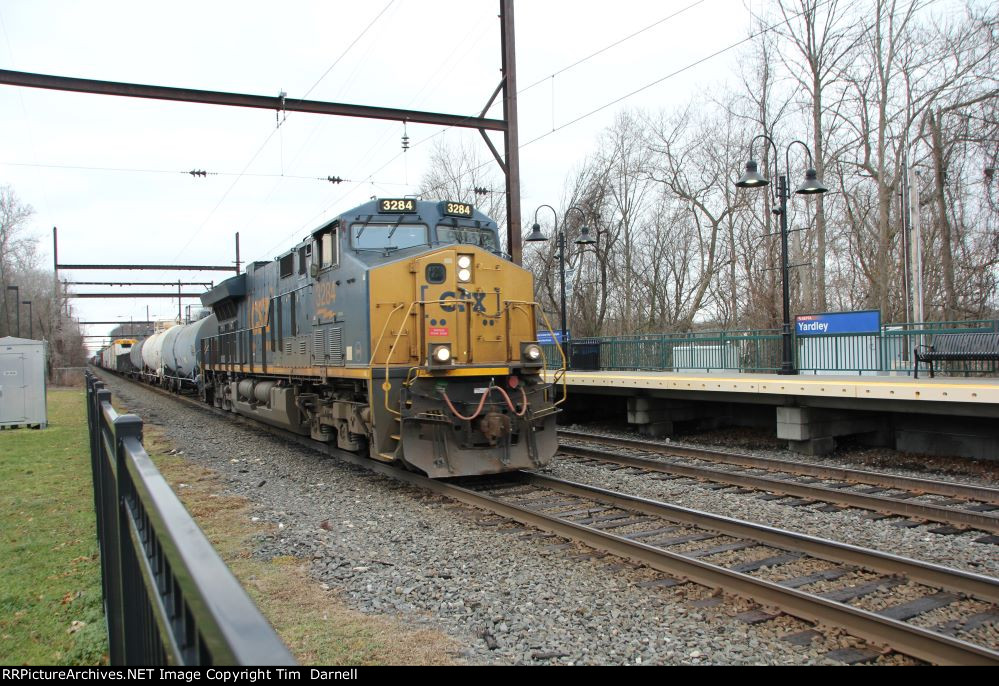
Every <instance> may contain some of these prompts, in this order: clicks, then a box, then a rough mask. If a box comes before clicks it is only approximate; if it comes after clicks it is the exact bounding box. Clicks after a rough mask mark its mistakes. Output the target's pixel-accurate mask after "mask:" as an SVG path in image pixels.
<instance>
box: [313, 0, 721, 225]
mask: <svg viewBox="0 0 999 686" xmlns="http://www.w3.org/2000/svg"><path fill="white" fill-rule="evenodd" d="M704 2H705V0H695V2H692V3H690V4H689V5H687V6H685V7H683V8H681V9H679V10H677V11H676V12H673V13H671V14H669V15H668V16H666V17H663V18H661V19H658V20H656V21H655V22H653V23H651V24H648V25H647V26H644V27H642V28H641V29H639V30H638V31H634V32H632V33H630V34H628V35H627V36H625V37H624V38H621V39H619V40H616V41H614V42H613V43H609V44H608V45H605V46H604V47H602V48H600V49H599V50H597V51H595V52H593V53H590V54H589V55H587V56H585V57H583V58H580V59H578V60H576V61H575V62H573V63H572V64H569V65H567V66H565V67H562V68H561V69H558V70H557V71H555V72H553V73H552V74H550V75H549V76H545V77H544V78H542V79H539V80H538V81H536V82H534V83H532V84H530V85H529V86H526V87H524V88H521V89H519V90H518V91H517V94H518V95H521V94H523V93H526V92H527V91H529V90H531V89H532V88H534V87H535V86H537V85H539V84H542V83H544V82H545V81H548V80H549V79H554V78H555V77H556V76H558V75H560V74H563V73H565V72H567V71H569V70H571V69H574V68H575V67H578V66H579V65H581V64H583V63H585V62H587V61H589V60H591V59H593V58H594V57H597V56H598V55H601V54H603V53H605V52H607V51H608V50H611V49H613V48H615V47H617V46H619V45H621V44H623V43H626V42H627V41H629V40H631V39H633V38H636V37H637V36H640V35H641V34H643V33H645V32H647V31H649V30H651V29H653V28H655V27H657V26H659V25H661V24H663V23H665V22H667V21H669V20H670V19H674V18H675V17H677V16H679V15H681V14H683V13H684V12H686V11H688V10H690V9H693V8H694V7H696V6H698V5H701V4H703V3H704ZM553 97H554V91H553ZM552 110H553V115H552V116H553V120H552V131H551V132H550V133H554V131H555V130H556V129H555V122H554V105H553V108H552ZM472 118H473V117H469V119H472ZM452 128H454V127H453V126H445V127H443V128H441V129H439V130H438V131H435V132H434V133H432V134H430V135H429V136H427V137H425V138H422V139H420V140H419V141H416V142H415V143H411V144H410V149H413V148H417V147H420V146H421V145H423V144H424V143H427V142H428V141H430V140H433V139H434V138H437V137H438V136H442V135H444V134H446V133H447V132H448V131H449V130H451V129H452ZM388 135H389V132H386V134H384V135H383V136H382V137H381V138H380V139H379V140H378V141H377V142H376V144H375V145H373V146H372V147H371V148H370V149H369V153H368V154H370V152H371V151H373V150H374V149H376V148H380V147H381V146H382V144H383V143H384V141H385V139H386V138H388ZM520 147H524V146H523V145H521V146H520ZM366 156H367V155H366ZM401 156H402V153H397V154H396V155H394V156H393V157H392V158H391V159H389V161H388V162H386V163H385V164H383V165H382V166H381V167H379V168H378V169H376V170H375V171H374V172H372V173H371V174H370V175H368V177H366V178H365V181H360V182H357V183H358V184H360V183H366V182H367V180H368V179H370V178H371V177H372V176H374V175H375V174H378V173H379V172H381V171H382V170H384V169H385V168H386V167H388V166H389V165H391V164H392V163H393V162H395V161H396V160H398V159H399V158H400V157H401ZM488 164H491V162H487V163H484V164H483V165H480V166H479V167H473V168H472V169H470V170H467V171H466V172H465V173H472V172H474V171H477V170H478V169H479V168H481V167H483V166H486V165H488ZM350 192H353V191H350ZM347 195H349V193H348V194H347ZM345 197H347V196H346V195H344V196H341V197H340V198H338V199H337V200H336V201H335V203H334V204H336V203H339V202H340V201H341V200H342V199H343V198H345ZM332 206H333V205H327V206H326V207H325V208H324V209H323V210H321V211H320V212H319V213H317V214H316V215H313V218H315V217H318V216H322V215H323V214H325V213H326V212H327V211H328V210H329V209H330V207H332ZM311 221H313V220H311V219H310V220H309V223H311ZM300 230H301V229H300ZM296 233H297V232H296Z"/></svg>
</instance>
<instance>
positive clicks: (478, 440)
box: [197, 198, 564, 477]
mask: <svg viewBox="0 0 999 686" xmlns="http://www.w3.org/2000/svg"><path fill="white" fill-rule="evenodd" d="M533 301H534V298H533V277H532V275H531V274H530V273H529V272H527V271H526V270H524V269H522V268H520V267H518V266H516V265H514V264H512V263H511V262H510V261H508V260H507V259H504V256H503V254H502V252H501V250H500V243H499V235H498V231H497V226H496V224H495V222H493V221H492V220H491V219H489V218H488V217H487V216H485V215H484V214H482V213H481V212H479V211H478V210H476V209H475V208H473V207H472V206H471V205H468V204H465V203H458V202H449V201H442V202H431V201H424V200H417V199H415V198H400V199H378V200H372V201H370V202H368V203H365V204H363V205H361V206H360V207H357V208H355V209H353V210H351V211H349V212H347V213H345V214H342V215H340V216H339V217H337V218H336V219H334V220H333V221H330V222H328V223H325V224H324V225H323V226H321V227H320V228H319V229H317V230H315V231H313V232H312V234H311V235H310V236H309V237H308V238H307V239H306V240H304V241H303V242H301V243H299V244H298V245H296V246H295V247H294V248H293V249H292V250H290V251H289V252H287V253H285V254H284V255H282V256H280V257H278V258H277V259H275V260H273V261H268V262H254V263H252V264H250V265H248V266H247V269H246V271H245V273H242V274H239V275H238V276H235V277H232V278H230V279H228V280H226V281H224V282H222V283H221V284H219V285H218V286H216V287H215V288H213V289H212V290H210V291H208V292H207V293H206V294H205V295H203V296H202V302H203V304H204V305H205V306H207V307H210V308H211V309H212V311H213V312H214V316H215V318H216V319H217V321H218V330H217V331H218V332H217V334H216V335H204V336H203V337H202V339H201V341H200V358H201V364H200V369H199V375H198V378H197V385H198V388H199V389H200V392H201V394H202V398H203V399H204V400H205V401H207V402H210V403H214V404H215V405H216V406H217V407H221V408H224V409H227V410H230V411H232V412H237V413H239V414H242V415H246V416H248V417H253V418H256V419H259V420H260V421H263V422H267V423H269V424H273V425H277V426H280V427H284V428H287V429H291V430H292V431H295V432H298V433H300V434H303V435H309V436H311V437H312V438H314V439H317V440H320V441H326V442H334V441H335V442H336V445H337V446H338V447H340V448H342V449H345V450H351V451H361V450H365V449H366V450H367V451H368V452H369V454H370V456H371V457H372V458H374V459H376V460H382V461H386V462H399V463H402V464H404V465H407V466H409V467H411V468H414V469H417V470H420V471H422V472H425V473H426V474H427V475H429V476H432V477H448V476H461V475H471V474H490V473H496V472H502V471H507V470H513V469H524V468H527V469H532V468H537V467H540V466H542V465H544V464H546V463H548V462H549V461H550V460H551V459H552V456H553V455H554V454H555V450H556V447H557V438H556V429H555V415H556V413H557V411H558V409H557V407H556V405H557V402H556V401H555V395H556V393H555V389H554V388H553V387H552V386H551V384H548V383H546V382H545V381H544V377H543V375H542V374H541V372H542V370H543V368H544V366H545V359H544V355H543V353H542V349H541V347H540V346H539V345H538V339H537V334H536V325H537V321H538V319H537V317H538V316H539V315H540V316H542V317H543V313H541V312H539V311H538V308H537V306H536V304H535V303H534V302H533ZM549 328H550V327H549ZM560 390H564V389H560ZM563 397H564V396H563Z"/></svg>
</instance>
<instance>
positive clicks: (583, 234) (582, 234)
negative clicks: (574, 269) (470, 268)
mask: <svg viewBox="0 0 999 686" xmlns="http://www.w3.org/2000/svg"><path fill="white" fill-rule="evenodd" d="M542 207H547V208H548V209H550V210H551V211H552V215H553V216H554V217H555V231H556V232H557V233H558V268H559V278H560V282H561V287H562V322H561V324H562V333H561V336H562V341H561V345H562V349H563V350H564V349H565V339H566V328H565V327H566V311H565V310H566V306H565V302H566V298H565V219H566V217H568V215H569V213H570V212H572V211H573V210H575V211H576V212H579V214H580V216H581V217H582V218H583V221H584V222H585V221H586V215H585V214H584V213H583V210H581V209H579V208H578V207H575V206H573V207H570V208H569V209H567V210H566V211H565V214H563V215H562V228H561V229H559V228H558V214H557V213H556V212H555V208H554V207H552V206H551V205H542V206H541V207H539V208H538V209H536V210H534V226H532V227H531V234H530V235H529V236H528V237H527V238H525V239H524V240H525V241H531V242H536V241H547V240H548V236H546V235H544V234H543V233H541V225H540V224H538V212H539V211H541V208H542ZM573 242H574V243H575V244H576V245H593V244H594V243H596V241H595V240H593V238H591V237H590V227H588V226H586V224H585V223H584V224H583V225H582V226H581V227H580V229H579V238H577V239H576V240H575V241H573Z"/></svg>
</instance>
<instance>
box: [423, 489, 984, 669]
mask: <svg viewBox="0 0 999 686" xmlns="http://www.w3.org/2000/svg"><path fill="white" fill-rule="evenodd" d="M527 482H528V483H537V484H541V485H543V486H545V487H546V488H551V489H552V490H555V491H557V492H560V493H565V494H574V495H579V496H582V497H587V498H592V499H593V500H597V501H600V502H605V503H619V502H620V503H622V505H621V506H622V507H628V508H629V509H637V510H639V511H645V512H653V511H656V510H659V509H660V508H661V507H663V504H662V503H655V502H654V501H644V503H643V501H642V499H639V498H634V497H632V496H626V495H622V494H617V493H613V492H611V491H603V492H601V491H602V489H594V488H592V487H589V486H585V485H582V484H574V483H571V482H560V481H559V480H557V479H551V478H549V477H539V476H538V475H536V474H528V475H527ZM427 487H428V488H431V489H433V490H434V491H435V492H437V493H439V494H441V495H446V496H447V497H449V498H454V499H456V500H459V501H461V502H464V503H466V504H469V505H473V506H476V507H480V508H483V509H488V510H490V511H492V512H495V513H497V514H501V515H503V516H506V517H509V518H511V519H514V520H516V521H519V522H521V523H523V524H528V525H531V526H535V527H537V528H539V529H543V530H545V531H550V532H552V533H556V534H559V535H561V536H565V537H567V538H570V539H573V540H577V541H582V542H584V543H586V544H587V545H590V546H592V547H594V548H596V549H599V550H604V551H607V552H609V553H612V554H615V555H618V556H620V557H624V558H630V559H633V560H637V561H639V562H642V563H643V564H646V565H648V566H649V567H652V568H654V569H657V570H659V571H662V572H666V573H668V574H671V575H673V576H681V577H682V578H684V579H686V580H689V581H693V582H695V583H699V584H703V585H705V586H709V587H714V588H722V589H723V590H725V591H727V592H730V593H735V594H737V595H740V596H742V597H744V598H748V599H751V600H753V601H755V602H757V603H762V604H769V605H772V606H775V607H778V608H780V609H781V610H782V611H784V612H787V613H788V614H790V615H793V616H795V617H798V618H799V619H804V620H806V621H809V622H815V623H820V624H825V625H835V626H839V627H843V628H845V629H846V630H847V631H848V632H849V633H850V634H852V635H853V636H856V637H858V638H862V639H864V640H866V641H868V642H870V643H873V644H876V645H887V646H890V647H891V648H892V649H893V650H897V651H898V652H901V653H904V654H906V655H910V656H912V657H916V658H919V659H922V660H927V661H930V662H934V663H937V664H954V665H977V664H981V665H999V652H997V651H994V650H991V649H989V648H986V647H984V646H978V645H975V644H972V643H969V642H967V641H963V640H961V639H956V638H952V637H949V636H944V635H943V634H939V633H936V632H933V631H930V630H928V629H923V628H921V627H917V626H915V625H912V624H907V623H905V622H901V621H898V620H895V619H890V618H888V617H883V616H881V615H878V614H875V613H873V612H869V611H867V610H862V609H860V608H856V607H852V606H850V605H847V604H845V603H839V602H836V601H832V600H827V599H825V598H821V597H819V596H816V595H812V594H810V593H806V592H804V591H799V590H797V589H793V588H787V587H784V586H781V585H780V584H779V583H774V582H771V581H766V580H763V579H757V578H756V577H753V576H750V575H749V574H744V573H742V572H735V571H732V570H730V569H726V568H725V567H720V566H718V565H713V564H711V563H709V562H704V561H703V560H698V559H695V558H690V557H686V556H684V555H681V554H678V553H671V552H669V551H668V550H663V549H661V548H656V547H654V546H651V545H648V544H645V543H641V542H639V541H634V540H631V539H628V538H625V537H623V536H619V535H616V534H612V533H609V532H606V531H601V530H599V529H594V528H591V527H588V526H583V525H580V524H576V523H573V522H570V521H568V520H564V519H560V518H558V517H557V516H554V515H545V514H543V513H540V512H537V511H535V510H530V509H528V508H525V507H522V506H519V505H514V504H510V503H504V502H502V501H500V500H498V499H497V498H494V497H491V496H487V495H484V494H481V493H476V492H474V491H470V490H469V489H465V488H462V487H460V486H455V485H453V484H442V483H440V482H433V483H432V484H430V485H428V486H427ZM624 503H628V504H627V505H624ZM665 507H667V508H669V506H665ZM670 509H672V508H670ZM691 512H693V511H691ZM696 515H697V516H694V517H692V519H693V520H696V519H697V518H698V516H700V515H705V513H696ZM707 517H708V518H715V519H724V518H717V517H715V516H714V515H707ZM673 518H674V517H671V519H673ZM732 521H733V522H734V520H732ZM739 525H741V526H738V527H735V528H743V527H746V526H748V527H750V528H751V529H755V528H757V527H756V526H755V525H752V524H748V523H745V522H741V523H739ZM727 528H731V527H727ZM759 528H760V529H763V530H766V529H769V527H759ZM780 533H781V532H780V531H779V530H777V529H770V533H764V534H763V535H761V536H757V537H756V538H758V539H760V540H764V539H774V538H775V537H774V536H773V534H780ZM802 538H809V537H802ZM777 540H779V536H778V537H777ZM827 545H831V546H833V547H840V546H845V547H846V548H853V546H846V545H845V544H837V543H834V542H831V541H822V540H821V539H812V541H811V542H805V541H800V540H799V541H798V542H797V545H796V546H795V547H797V549H799V550H808V549H813V550H814V549H816V548H821V547H825V546H827ZM782 547H790V546H787V545H786V546H782ZM848 553H849V554H848V555H846V556H845V557H848V558H850V559H867V558H871V556H872V553H871V551H864V550H863V549H859V548H855V549H854V550H853V551H848ZM813 554H814V553H813ZM873 556H874V557H878V556H879V554H876V553H874V554H873ZM816 557H820V555H816ZM821 557H825V556H824V555H823V556H821ZM885 557H886V558H890V557H893V556H885ZM825 559H830V558H828V557H825ZM836 561H837V562H840V563H842V562H843V561H844V560H843V559H839V560H836ZM896 561H897V562H898V563H899V568H902V567H906V566H911V565H912V564H915V565H916V566H923V567H933V565H925V564H923V563H918V562H915V561H913V560H905V559H904V558H896ZM883 563H884V561H882V563H881V564H883ZM865 566H866V565H865ZM929 571H930V570H924V572H929ZM956 571H957V570H946V569H945V568H938V573H941V574H943V573H946V575H947V576H950V573H953V572H956ZM962 575H964V573H961V572H958V573H957V577H960V576H962ZM921 576H924V577H926V576H934V574H932V573H930V574H927V573H924V574H922V575H921ZM967 576H975V575H967ZM983 583H984V584H986V585H987V586H988V587H989V588H987V589H986V590H987V591H989V592H990V593H989V594H990V595H992V596H995V594H996V591H997V590H999V582H997V581H996V580H989V579H987V578H984V577H982V578H981V579H976V580H973V581H972V583H969V584H968V585H969V586H974V587H976V588H979V589H980V587H981V584H983ZM933 585H937V584H933ZM952 585H953V586H958V585H963V584H948V586H952Z"/></svg>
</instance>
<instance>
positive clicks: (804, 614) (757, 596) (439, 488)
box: [101, 370, 999, 665]
mask: <svg viewBox="0 0 999 686" xmlns="http://www.w3.org/2000/svg"><path fill="white" fill-rule="evenodd" d="M101 371H104V370H101ZM127 380H128V381H131V380H130V379H127ZM133 383H135V382H133ZM137 385H140V386H141V387H142V388H147V389H149V390H152V391H154V392H156V393H158V394H161V395H164V396H166V397H169V398H173V399H174V400H177V401H178V402H181V403H186V404H189V405H191V406H192V407H196V408H198V409H199V410H202V411H203V410H205V409H208V410H210V411H212V412H213V413H215V414H217V415H219V416H225V417H227V418H228V419H230V420H235V421H236V422H237V423H239V424H241V425H243V426H246V427H249V428H254V429H257V430H263V431H266V432H268V433H271V434H273V435H275V436H278V437H281V438H283V439H285V440H288V441H291V442H294V443H296V444H298V445H300V446H302V447H305V448H308V449H309V450H312V451H314V452H317V453H319V454H321V455H324V456H328V457H334V458H337V459H340V460H342V461H344V462H347V463H350V464H352V465H355V466H358V467H361V468H363V469H365V470H368V471H370V472H374V473H376V474H379V475H382V476H385V477H387V478H390V479H393V480H396V481H401V482H403V483H406V484H409V485H411V486H414V487H416V488H420V489H423V490H427V491H430V492H432V493H435V494H438V495H441V496H444V497H447V498H450V499H452V500H456V501H458V502H462V503H465V504H466V505H471V506H473V507H476V508H478V509H482V510H486V511H489V512H493V513H495V514H498V515H501V516H504V517H507V518H509V519H512V520H514V521H517V522H520V523H522V524H525V525H528V526H534V527H537V528H538V529H541V530H544V531H549V532H551V533H555V534H558V535H561V536H564V537H567V538H570V539H572V540H577V541H580V542H582V543H585V544H587V545H589V546H591V547H593V548H594V549H597V550H602V551H605V552H608V553H611V554H614V555H617V556H620V557H623V558H630V559H634V560H638V561H640V562H642V563H644V564H647V565H648V566H649V567H651V568H653V569H657V570H659V571H662V572H665V573H667V574H670V575H672V576H679V577H682V578H683V579H686V580H689V581H692V582H695V583H699V584H702V585H705V586H709V587H714V588H722V589H724V590H726V591H729V592H731V593H735V594H737V595H739V596H741V597H744V598H748V599H750V600H753V601H755V602H760V603H763V604H768V605H771V606H774V607H778V608H780V609H781V610H783V611H785V612H787V613H788V614H790V615H792V616H795V617H799V618H801V619H804V620H806V621H809V622H814V623H819V624H824V625H827V626H839V627H843V628H845V629H846V630H847V631H848V632H849V633H850V634H851V635H853V636H856V637H857V638H861V639H864V640H865V641H868V642H870V643H872V644H875V645H886V646H888V647H890V648H891V649H893V650H896V651H898V652H900V653H903V654H906V655H909V656H912V657H915V658H918V659H922V660H926V661H929V662H933V663H936V664H955V665H978V664H983V665H999V652H997V651H994V650H991V649H989V648H986V647H983V646H977V645H974V644H972V643H969V642H967V641H963V640H961V639H957V638H952V637H949V636H945V635H943V634H939V633H936V632H933V631H929V630H927V629H923V628H920V627H917V626H914V625H911V624H906V623H904V622H901V621H898V620H894V619H890V618H888V617H882V616H880V615H877V614H875V613H872V612H868V611H866V610H861V609H859V608H854V607H851V606H849V605H846V604H844V603H838V602H835V601H831V600H827V599H825V598H820V597H818V596H814V595H810V594H808V593H805V592H803V591H799V590H797V589H792V588H787V587H783V586H780V584H777V583H773V582H769V581H765V580H762V579H757V578H755V577H752V576H750V575H748V574H744V573H741V572H734V571H732V570H729V569H726V568H724V567H720V566H717V565H712V564H710V563H707V562H704V561H702V560H697V559H694V558H689V557H684V556H682V555H680V554H677V553H670V552H669V551H666V550H663V549H660V548H655V547H654V546H650V545H648V544H644V543H640V542H638V541H634V540H631V539H628V538H624V537H622V536H618V535H615V534H611V533H608V532H606V531H600V530H598V529H594V528H590V527H586V526H583V525H580V524H576V523H574V522H571V521H568V520H564V519H560V518H558V517H557V516H553V515H546V514H544V513H541V512H538V511H535V510H531V509H528V508H526V507H523V506H520V505H515V504H511V503H505V502H502V501H501V500H500V499H498V498H496V497H494V496H490V495H488V494H485V493H480V492H476V491H474V490H472V489H469V488H465V487H462V486H459V485H457V484H453V483H449V482H445V481H440V480H434V479H429V478H427V477H425V476H422V475H420V474H416V473H414V472H408V471H405V470H403V469H400V468H398V467H394V466H392V465H390V464H386V463H383V462H377V461H375V460H372V459H370V458H368V457H364V456H361V455H357V454H354V453H350V452H346V451H343V450H340V449H338V448H336V447H335V446H331V445H328V444H323V443H319V442H316V441H313V440H311V439H309V438H308V437H306V436H302V435H299V434H295V433H292V432H290V431H287V430H284V429H280V428H278V427H274V426H269V425H266V424H262V423H260V422H255V421H253V420H251V419H249V418H246V417H242V416H240V415H237V414H235V413H231V412H227V411H225V410H222V409H219V408H216V407H212V406H208V405H205V404H204V403H201V402H199V401H198V400H196V399H194V398H190V397H184V396H178V395H175V394H173V393H169V392H168V391H166V390H163V389H159V388H156V387H153V386H149V385H146V384H137ZM520 478H521V479H522V483H527V484H537V485H541V486H542V487H545V488H550V489H552V490H555V491H558V492H561V493H565V494H570V495H577V496H580V497H584V498H590V499H592V500H596V501H599V502H603V503H605V504H611V505H615V506H618V507H624V508H627V509H631V510H636V511H639V512H645V513H647V514H653V515H657V516H662V517H664V518H667V519H671V520H673V521H678V522H684V523H689V524H693V525H695V526H706V527H709V528H711V529H713V530H715V531H718V532H720V533H723V534H727V535H732V536H739V537H743V538H746V537H749V538H753V539H755V540H757V541H759V542H762V543H766V544H769V545H772V546H774V547H779V548H786V549H793V550H798V551H802V552H806V553H808V554H810V555H813V556H814V557H817V558H821V559H825V560H829V561H832V562H835V563H839V564H853V565H857V566H860V567H866V568H868V569H872V570H886V573H889V574H900V573H907V572H906V571H904V570H908V572H910V574H908V575H909V578H910V579H911V580H913V581H919V582H921V583H924V584H926V585H929V586H934V587H939V588H945V589H948V590H951V591H956V592H958V593H963V594H967V595H972V596H975V597H978V598H980V599H982V600H986V601H989V602H999V580H997V579H993V578H991V577H985V576H981V575H977V574H972V573H970V572H963V571H961V570H955V569H948V568H945V567H940V566H937V565H932V564H929V563H925V562H920V561H917V560H909V559H906V558H902V557H899V556H895V555H890V554H887V553H878V552H875V551H870V550H865V549H863V548H859V547H857V546H852V545H849V544H844V543H837V542H833V541H826V540H823V539H819V538H815V537H811V536H807V535H804V534H796V533H792V532H785V531H781V530H779V529H775V528H772V527H767V526H762V525H755V524H752V523H749V522H741V521H739V520H734V519H730V518H726V517H721V516H718V515H712V514H710V513H705V512H698V511H696V510H689V509H686V508H679V507H675V506H671V505H667V504H665V503H658V502H655V501H651V500H646V499H643V498H638V497H635V496H629V495H626V494H621V493H615V492H613V491H608V490H606V489H600V488H596V487H592V486H586V485H584V484H577V483H573V482H568V481H561V480H558V479H554V478H551V477H544V476H541V475H538V474H533V473H530V472H521V474H520ZM833 551H835V552H833Z"/></svg>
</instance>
